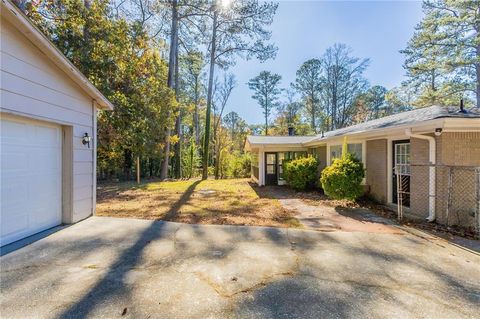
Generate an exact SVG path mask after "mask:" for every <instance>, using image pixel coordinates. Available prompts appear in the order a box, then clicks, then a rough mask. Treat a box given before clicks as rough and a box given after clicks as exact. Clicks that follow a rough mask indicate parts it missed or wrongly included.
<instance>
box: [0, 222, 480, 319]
mask: <svg viewBox="0 0 480 319" xmlns="http://www.w3.org/2000/svg"><path fill="white" fill-rule="evenodd" d="M0 263H1V270H0V279H1V284H0V288H1V297H0V309H1V310H0V311H1V317H2V318H99V317H102V318H349V317H350V318H359V317H360V318H362V317H363V318H386V317H387V318H429V317H430V318H432V317H435V318H478V313H479V307H478V305H479V304H480V281H479V280H478V279H479V278H480V256H479V255H477V254H473V253H470V252H468V251H466V250H463V249H461V248H458V247H455V246H453V245H450V244H448V243H447V242H446V241H443V240H440V239H428V240H427V239H425V238H421V237H419V236H415V235H412V234H410V233H406V232H402V233H400V234H399V233H388V232H387V233H382V232H376V233H372V232H361V231H355V232H348V231H333V232H316V231H308V230H293V229H278V228H262V227H241V226H208V225H205V226H198V225H186V224H177V223H168V222H152V221H146V220H133V219H115V218H101V217H93V218H89V219H87V220H85V221H83V222H80V223H78V224H76V225H73V226H71V227H68V228H66V229H63V230H61V231H59V232H57V233H55V234H52V235H50V236H48V237H46V238H44V239H42V240H40V241H38V242H36V243H34V244H32V245H29V246H27V247H25V248H22V249H20V250H17V251H15V252H12V253H10V254H7V255H5V256H3V257H1V259H0Z"/></svg>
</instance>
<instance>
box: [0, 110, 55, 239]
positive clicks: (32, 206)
mask: <svg viewBox="0 0 480 319" xmlns="http://www.w3.org/2000/svg"><path fill="white" fill-rule="evenodd" d="M0 125H1V127H0V131H1V135H0V136H1V137H0V146H1V156H0V157H1V160H0V173H1V185H0V188H1V207H0V209H1V220H0V221H1V222H0V224H1V237H0V246H3V245H6V244H9V243H11V242H14V241H16V240H19V239H22V238H24V237H27V236H30V235H33V234H35V233H38V232H40V231H42V230H45V229H48V228H51V227H53V226H56V225H59V224H60V223H61V221H62V206H61V198H62V197H61V188H62V170H61V163H62V162H61V145H62V143H61V141H62V140H61V129H60V127H59V126H55V125H48V124H43V123H41V122H34V121H26V120H25V121H24V120H17V119H16V118H15V119H11V118H6V117H5V116H2V119H1V120H0Z"/></svg>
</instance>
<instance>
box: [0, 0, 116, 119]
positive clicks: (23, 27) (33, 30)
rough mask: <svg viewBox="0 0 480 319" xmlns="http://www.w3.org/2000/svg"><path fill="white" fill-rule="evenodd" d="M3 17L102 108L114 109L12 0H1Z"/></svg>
mask: <svg viewBox="0 0 480 319" xmlns="http://www.w3.org/2000/svg"><path fill="white" fill-rule="evenodd" d="M1 9H2V10H1V17H2V19H4V18H5V19H6V20H8V21H9V22H11V23H12V24H13V26H14V27H15V28H17V29H18V30H19V31H20V32H21V33H22V34H23V35H24V36H25V37H27V38H28V39H29V40H30V41H31V42H32V43H33V44H34V45H35V46H36V47H37V48H38V49H39V50H40V51H42V52H43V53H44V54H45V57H46V58H48V59H50V60H51V61H52V62H53V63H54V64H55V65H56V66H57V67H59V68H60V69H61V70H62V71H63V72H65V74H66V75H67V76H68V77H70V78H71V79H72V80H73V81H74V82H75V83H76V84H77V85H78V86H80V88H82V89H83V90H84V91H85V93H87V94H88V95H89V96H90V97H91V98H92V99H93V100H94V101H95V103H96V104H97V106H98V107H99V108H100V109H104V110H113V109H114V106H113V104H112V103H111V102H110V101H109V100H108V99H107V98H106V97H105V96H104V95H103V94H102V93H101V92H100V91H99V90H98V89H97V88H96V87H95V86H94V85H93V84H92V83H91V82H90V81H89V80H88V79H87V78H86V77H85V75H84V74H83V73H82V72H80V71H79V70H78V69H77V68H76V67H75V66H74V65H73V64H72V63H71V62H70V61H69V60H68V59H67V58H66V57H65V56H64V55H63V53H62V52H60V50H59V49H58V48H57V47H56V46H55V45H54V44H53V43H52V42H51V41H50V40H49V39H48V38H47V37H46V36H45V35H44V34H43V33H42V32H41V31H40V30H39V29H37V27H35V26H34V25H33V24H32V22H31V21H30V19H29V18H28V17H27V16H25V14H23V13H22V12H21V11H20V10H19V9H18V8H17V6H16V5H15V4H13V3H12V2H11V1H10V0H1Z"/></svg>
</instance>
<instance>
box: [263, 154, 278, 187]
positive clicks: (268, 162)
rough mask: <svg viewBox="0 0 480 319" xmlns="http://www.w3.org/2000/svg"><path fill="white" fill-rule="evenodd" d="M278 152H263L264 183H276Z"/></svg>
mask: <svg viewBox="0 0 480 319" xmlns="http://www.w3.org/2000/svg"><path fill="white" fill-rule="evenodd" d="M277 162H278V153H265V185H277V181H278V166H277Z"/></svg>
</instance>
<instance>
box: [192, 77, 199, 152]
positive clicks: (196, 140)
mask: <svg viewBox="0 0 480 319" xmlns="http://www.w3.org/2000/svg"><path fill="white" fill-rule="evenodd" d="M198 86H199V85H198V79H197V80H196V81H195V113H193V125H194V126H195V144H196V145H197V147H198V146H199V145H200V128H199V123H198V103H199V100H200V98H199V95H200V94H199V93H198Z"/></svg>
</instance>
